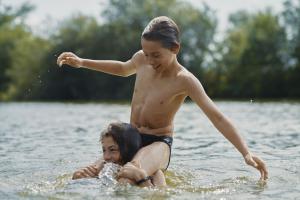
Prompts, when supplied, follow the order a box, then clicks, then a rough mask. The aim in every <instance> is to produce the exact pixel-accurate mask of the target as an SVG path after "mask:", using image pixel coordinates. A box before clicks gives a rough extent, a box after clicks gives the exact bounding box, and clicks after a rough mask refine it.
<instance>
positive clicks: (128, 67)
mask: <svg viewBox="0 0 300 200" xmlns="http://www.w3.org/2000/svg"><path fill="white" fill-rule="evenodd" d="M140 56H141V52H138V53H136V54H135V55H134V56H133V57H132V58H131V59H130V60H128V61H127V62H121V61H115V60H90V59H84V58H80V57H78V56H77V55H75V54H74V53H72V52H64V53H62V54H60V56H59V57H58V58H57V64H58V65H59V66H62V65H63V64H66V65H70V66H72V67H76V68H81V67H82V68H87V69H91V70H96V71H100V72H104V73H107V74H113V75H117V76H124V77H125V76H129V75H132V74H134V73H136V64H135V63H136V62H137V60H139V57H140Z"/></svg>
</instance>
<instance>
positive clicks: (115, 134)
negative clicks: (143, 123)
mask: <svg viewBox="0 0 300 200" xmlns="http://www.w3.org/2000/svg"><path fill="white" fill-rule="evenodd" d="M104 137H112V138H113V140H114V141H115V142H116V143H117V144H118V146H119V150H120V154H121V164H123V165H124V164H126V163H127V162H130V161H131V160H132V159H133V157H134V155H135V154H136V153H137V152H138V150H139V149H140V148H141V146H142V139H141V135H140V133H139V132H138V130H137V129H136V128H134V127H133V126H132V125H130V124H128V123H122V122H113V123H110V124H109V125H108V127H107V129H105V130H104V131H102V133H101V137H100V141H101V140H102V139H103V138H104Z"/></svg>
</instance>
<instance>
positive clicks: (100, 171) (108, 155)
mask: <svg viewBox="0 0 300 200" xmlns="http://www.w3.org/2000/svg"><path fill="white" fill-rule="evenodd" d="M100 142H101V144H102V151H103V160H100V161H98V163H95V164H94V165H90V166H88V167H85V168H83V169H81V170H78V171H76V172H75V173H74V174H73V179H79V178H90V177H99V178H100V179H104V178H106V180H108V181H110V182H111V181H113V182H114V180H112V178H115V182H117V181H118V182H121V183H122V178H119V177H118V171H119V169H120V168H121V166H124V165H125V164H126V163H127V164H126V166H124V167H123V168H122V169H123V170H125V171H126V173H130V174H131V176H132V179H131V184H133V185H139V186H165V185H166V182H165V177H164V174H163V172H162V171H161V170H158V171H157V172H156V173H155V174H154V175H153V176H147V174H146V172H145V170H143V169H141V168H140V166H139V164H138V163H136V162H130V161H131V160H132V158H133V157H134V155H135V154H136V153H137V151H138V150H139V149H140V148H141V144H142V141H141V136H140V134H139V132H138V131H137V129H136V128H134V127H132V126H131V125H130V124H127V123H121V122H114V123H111V124H109V126H108V127H107V128H106V129H105V130H104V131H102V133H101V136H100Z"/></svg>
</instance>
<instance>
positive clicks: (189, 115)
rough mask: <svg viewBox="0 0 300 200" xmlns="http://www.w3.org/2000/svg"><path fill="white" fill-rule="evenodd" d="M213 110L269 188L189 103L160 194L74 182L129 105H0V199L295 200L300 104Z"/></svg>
mask: <svg viewBox="0 0 300 200" xmlns="http://www.w3.org/2000/svg"><path fill="white" fill-rule="evenodd" d="M216 104H217V105H218V106H219V108H220V109H221V110H222V111H223V112H224V113H225V114H226V115H227V116H229V117H230V118H231V120H232V121H233V122H234V123H235V125H236V126H237V128H238V129H239V131H240V133H241V134H242V135H243V137H244V138H245V139H246V141H247V143H248V145H249V147H250V149H251V150H252V152H254V153H257V154H259V155H260V157H262V158H263V159H264V160H265V161H266V163H267V165H268V168H269V173H270V174H269V180H268V182H267V184H262V183H261V182H259V181H258V180H259V173H258V171H256V170H255V169H254V168H251V167H249V166H247V165H246V164H244V161H243V158H242V157H241V155H240V154H239V153H238V152H237V151H236V150H235V148H233V146H232V145H231V144H230V143H229V142H228V141H227V140H225V139H224V138H223V136H222V135H221V134H220V133H219V132H218V131H217V130H216V129H215V128H214V127H213V126H212V125H211V123H210V121H208V119H207V118H206V117H205V115H204V114H203V113H202V111H201V110H200V109H199V108H198V107H197V106H196V105H195V104H192V103H191V104H187V103H186V104H184V105H183V106H182V107H181V109H180V110H179V112H178V113H177V115H176V118H175V135H174V138H175V139H174V145H173V150H172V158H171V164H170V167H169V169H168V171H167V173H166V178H167V183H168V186H167V187H166V188H163V189H153V188H138V187H134V186H119V185H114V186H103V185H101V184H100V183H99V180H97V179H82V180H75V181H73V180H71V176H72V172H74V170H76V169H78V168H80V167H83V166H86V165H88V164H90V163H91V162H93V161H95V160H96V159H97V158H99V157H100V156H101V151H100V149H101V148H100V144H99V142H98V141H99V134H100V131H101V130H102V129H103V128H104V127H105V126H106V125H107V124H108V123H109V122H111V121H116V120H121V121H125V122H128V119H129V115H130V105H128V104H104V103H83V104H79V103H0V158H1V160H0V199H243V200H244V199H272V200H273V199H300V103H292V102H250V101H249V102H235V101H232V102H227V101H218V102H216Z"/></svg>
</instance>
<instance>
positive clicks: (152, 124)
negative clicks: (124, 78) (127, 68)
mask: <svg viewBox="0 0 300 200" xmlns="http://www.w3.org/2000/svg"><path fill="white" fill-rule="evenodd" d="M178 77H179V76H171V77H163V78H160V77H158V76H156V74H155V70H154V69H153V68H152V66H151V65H148V64H146V63H145V64H144V65H142V66H140V67H139V68H138V69H137V72H136V81H135V87H134V93H133V97H132V102H131V123H132V124H134V125H135V126H137V127H147V128H148V129H149V132H148V134H153V135H169V136H172V133H173V119H174V116H175V114H176V112H177V110H178V109H179V107H180V105H181V104H182V103H183V101H184V99H185V98H186V91H185V88H184V84H182V81H181V79H180V78H178ZM170 129H172V130H170ZM151 130H153V131H151ZM155 130H159V131H155Z"/></svg>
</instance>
